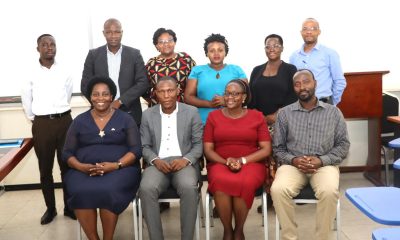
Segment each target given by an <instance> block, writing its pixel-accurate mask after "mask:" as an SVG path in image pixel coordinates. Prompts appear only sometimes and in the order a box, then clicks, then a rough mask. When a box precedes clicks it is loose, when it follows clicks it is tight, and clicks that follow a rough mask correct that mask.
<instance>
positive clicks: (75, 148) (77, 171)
mask: <svg viewBox="0 0 400 240" xmlns="http://www.w3.org/2000/svg"><path fill="white" fill-rule="evenodd" d="M116 92H117V88H116V86H115V84H114V82H113V81H112V80H111V79H110V78H108V77H94V78H93V79H92V80H91V81H90V83H89V85H88V88H87V93H86V97H87V99H90V103H91V105H92V108H91V109H90V110H88V111H86V112H84V113H82V114H80V115H79V116H77V117H76V118H75V119H74V121H73V123H72V124H71V126H70V128H69V130H68V133H67V138H66V141H65V146H64V152H63V160H64V161H66V162H67V163H68V165H69V167H70V168H71V169H69V170H68V172H67V173H66V174H65V184H66V188H67V191H68V194H69V199H68V205H69V207H70V208H71V209H74V212H75V214H76V217H77V218H78V220H79V222H80V224H81V225H82V228H83V230H84V232H85V234H86V236H87V237H88V239H99V235H98V233H97V208H98V209H100V210H99V213H100V219H101V221H102V226H103V239H112V238H113V235H114V230H115V226H116V224H117V220H118V215H119V214H120V213H121V212H122V211H124V210H125V209H126V208H127V207H128V205H129V203H130V202H131V201H132V199H133V198H134V197H135V195H136V191H137V189H138V187H139V183H140V164H139V159H140V158H141V155H142V152H141V142H140V134H139V131H138V128H137V125H136V123H135V121H134V120H133V118H132V117H131V116H130V115H129V114H127V113H125V112H123V111H120V110H118V109H113V108H112V107H111V103H112V102H113V100H114V97H115V95H116Z"/></svg>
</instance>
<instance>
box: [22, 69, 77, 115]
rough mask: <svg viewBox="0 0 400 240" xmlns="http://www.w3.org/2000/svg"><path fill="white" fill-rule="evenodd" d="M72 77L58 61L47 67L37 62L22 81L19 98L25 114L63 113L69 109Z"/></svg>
mask: <svg viewBox="0 0 400 240" xmlns="http://www.w3.org/2000/svg"><path fill="white" fill-rule="evenodd" d="M71 96H72V77H71V75H70V73H69V72H68V71H67V70H66V69H65V68H64V67H62V66H61V65H60V64H59V63H57V62H54V64H53V65H52V66H51V67H50V69H49V68H46V67H44V66H42V65H41V64H38V66H37V67H36V68H35V70H34V71H33V72H32V74H31V75H30V77H29V79H27V81H26V82H25V83H24V86H23V89H22V94H21V100H22V106H23V108H24V111H25V114H26V116H27V117H28V118H29V119H30V120H33V119H34V117H35V115H48V114H55V113H63V112H66V111H68V110H71V107H70V103H71Z"/></svg>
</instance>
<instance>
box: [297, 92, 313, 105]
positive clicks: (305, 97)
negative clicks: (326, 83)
mask: <svg viewBox="0 0 400 240" xmlns="http://www.w3.org/2000/svg"><path fill="white" fill-rule="evenodd" d="M314 93H315V90H307V91H301V92H300V93H299V94H297V97H298V98H299V99H300V101H302V102H309V101H311V100H312V99H314Z"/></svg>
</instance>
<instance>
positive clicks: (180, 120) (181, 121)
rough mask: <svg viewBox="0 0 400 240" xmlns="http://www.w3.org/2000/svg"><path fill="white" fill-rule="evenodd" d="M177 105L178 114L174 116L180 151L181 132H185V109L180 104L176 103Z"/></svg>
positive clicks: (181, 147)
mask: <svg viewBox="0 0 400 240" xmlns="http://www.w3.org/2000/svg"><path fill="white" fill-rule="evenodd" d="M177 104H178V105H179V107H178V114H177V116H176V120H177V122H176V128H177V132H178V142H179V147H180V149H181V151H183V149H184V148H183V134H184V133H185V131H186V130H187V129H186V119H187V118H186V116H185V110H184V109H183V107H182V105H180V104H179V103H177ZM182 154H183V153H182Z"/></svg>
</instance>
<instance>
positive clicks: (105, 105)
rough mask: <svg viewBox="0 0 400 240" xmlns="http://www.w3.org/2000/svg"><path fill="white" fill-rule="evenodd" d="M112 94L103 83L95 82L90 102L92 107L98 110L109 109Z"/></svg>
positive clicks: (104, 110)
mask: <svg viewBox="0 0 400 240" xmlns="http://www.w3.org/2000/svg"><path fill="white" fill-rule="evenodd" d="M112 97H113V96H112V95H111V92H110V89H109V88H108V86H107V84H105V83H97V84H96V85H94V86H93V90H92V94H91V95H90V102H91V103H92V105H93V108H94V109H95V110H96V111H98V112H106V111H109V109H110V107H111V103H112Z"/></svg>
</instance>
